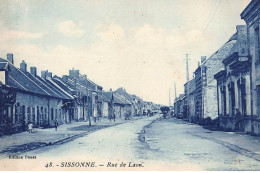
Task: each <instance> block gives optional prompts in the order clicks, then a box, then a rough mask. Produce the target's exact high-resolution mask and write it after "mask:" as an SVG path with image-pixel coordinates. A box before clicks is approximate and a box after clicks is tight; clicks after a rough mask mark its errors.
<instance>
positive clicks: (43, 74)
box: [41, 70, 48, 79]
mask: <svg viewBox="0 0 260 173" xmlns="http://www.w3.org/2000/svg"><path fill="white" fill-rule="evenodd" d="M47 73H48V70H46V71H45V70H43V71H41V77H42V78H43V79H46V77H47Z"/></svg>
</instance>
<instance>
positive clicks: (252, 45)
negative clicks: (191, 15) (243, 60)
mask: <svg viewBox="0 0 260 173" xmlns="http://www.w3.org/2000/svg"><path fill="white" fill-rule="evenodd" d="M259 15H260V2H259V1H258V0H252V1H251V2H250V3H249V5H248V6H247V7H246V8H245V9H244V11H243V12H242V13H241V18H242V19H244V20H245V22H246V25H247V35H248V45H249V46H248V49H249V58H251V64H250V66H251V67H250V68H251V93H252V98H251V114H252V117H251V122H250V124H251V130H250V131H251V133H253V134H257V135H260V30H259V28H260V20H259V18H260V17H259Z"/></svg>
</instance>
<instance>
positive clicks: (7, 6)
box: [0, 0, 250, 105]
mask: <svg viewBox="0 0 260 173" xmlns="http://www.w3.org/2000/svg"><path fill="white" fill-rule="evenodd" d="M249 2H250V0H196V1H194V0H160V1H158V0H55V1H54V0H0V45H1V46H0V57H2V58H6V54H7V53H13V54H14V64H15V66H16V67H19V64H20V63H21V61H22V60H25V62H26V63H27V68H28V69H29V68H30V67H31V66H36V67H37V73H38V75H40V72H41V70H48V71H50V72H52V73H53V74H54V75H58V76H62V75H68V72H69V70H70V69H72V68H74V69H79V70H80V73H81V74H86V75H87V77H88V78H89V79H91V80H92V81H94V82H95V83H97V84H98V85H101V86H102V87H103V89H104V90H109V89H110V88H111V89H113V90H116V89H117V88H119V87H123V88H125V89H126V91H127V92H129V93H131V94H136V95H138V96H140V97H141V98H143V99H144V100H146V101H153V102H155V103H160V104H164V105H169V90H170V98H171V104H173V99H174V82H175V83H176V91H177V95H178V94H181V93H183V92H184V89H183V85H184V84H185V83H186V64H185V62H186V61H185V57H186V55H185V54H186V53H188V54H189V73H190V79H191V78H192V77H193V72H194V70H195V69H196V68H197V67H198V61H200V57H201V56H207V58H208V57H210V56H211V55H212V54H214V53H215V52H216V51H217V50H218V49H219V48H220V47H221V46H222V45H223V44H225V42H227V41H228V40H229V38H230V37H231V36H232V35H233V34H234V33H235V32H236V25H244V24H245V22H244V21H243V20H241V18H240V14H241V13H242V11H243V10H244V9H245V7H246V6H247V5H248V4H249Z"/></svg>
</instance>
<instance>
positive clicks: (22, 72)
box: [8, 62, 51, 96]
mask: <svg viewBox="0 0 260 173" xmlns="http://www.w3.org/2000/svg"><path fill="white" fill-rule="evenodd" d="M8 64H11V63H9V62H8ZM11 65H12V66H13V67H14V68H16V69H17V70H18V71H19V72H20V73H22V74H23V75H24V76H25V77H26V78H28V79H29V80H30V81H31V82H33V83H34V84H35V85H36V86H37V87H39V88H40V89H41V90H43V91H44V92H45V93H46V94H47V95H49V96H51V95H50V94H49V93H48V92H47V91H45V90H44V89H43V88H42V87H40V86H39V85H38V84H37V83H36V82H34V81H33V80H32V79H30V78H29V77H28V76H27V75H26V74H25V73H24V72H23V71H22V70H20V69H19V68H17V67H15V66H14V65H13V64H11ZM23 88H24V87H23Z"/></svg>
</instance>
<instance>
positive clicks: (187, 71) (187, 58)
mask: <svg viewBox="0 0 260 173" xmlns="http://www.w3.org/2000/svg"><path fill="white" fill-rule="evenodd" d="M186 75H187V82H189V54H187V53H186Z"/></svg>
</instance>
